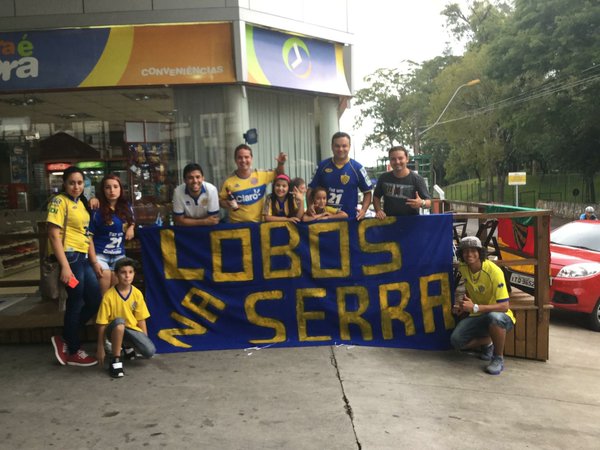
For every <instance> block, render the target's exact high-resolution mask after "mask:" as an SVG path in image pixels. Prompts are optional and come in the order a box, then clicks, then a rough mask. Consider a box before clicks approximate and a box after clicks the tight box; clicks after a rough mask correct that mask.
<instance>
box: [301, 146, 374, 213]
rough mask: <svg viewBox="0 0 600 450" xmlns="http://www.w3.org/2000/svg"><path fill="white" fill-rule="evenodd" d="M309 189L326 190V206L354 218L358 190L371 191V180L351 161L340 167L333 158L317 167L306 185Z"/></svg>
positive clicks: (359, 165)
mask: <svg viewBox="0 0 600 450" xmlns="http://www.w3.org/2000/svg"><path fill="white" fill-rule="evenodd" d="M308 186H309V187H310V188H311V189H314V188H316V187H318V186H322V187H324V188H325V189H327V205H328V206H331V207H334V208H336V209H337V208H339V209H341V210H342V211H344V212H345V213H346V214H348V217H350V218H354V217H356V205H358V189H360V191H361V192H367V191H370V190H371V187H372V184H371V179H370V178H369V176H368V175H367V171H366V170H365V168H364V167H363V166H362V165H361V164H360V163H358V162H356V161H354V160H353V159H349V160H348V162H347V163H345V164H343V165H342V166H337V165H336V164H335V163H334V162H333V158H329V159H326V160H323V161H321V162H320V163H319V165H318V166H317V170H316V171H315V174H314V175H313V179H312V181H311V182H310V184H309V185H308Z"/></svg>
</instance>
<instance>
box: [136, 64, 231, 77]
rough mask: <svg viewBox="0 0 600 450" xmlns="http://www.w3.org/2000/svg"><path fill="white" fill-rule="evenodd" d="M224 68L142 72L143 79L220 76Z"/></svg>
mask: <svg viewBox="0 0 600 450" xmlns="http://www.w3.org/2000/svg"><path fill="white" fill-rule="evenodd" d="M224 71H225V69H224V68H223V66H207V67H197V66H188V67H145V68H144V69H142V70H141V71H140V73H141V74H142V76H143V77H162V76H169V77H177V76H181V75H183V76H194V75H218V74H220V73H223V72H224Z"/></svg>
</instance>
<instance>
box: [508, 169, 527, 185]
mask: <svg viewBox="0 0 600 450" xmlns="http://www.w3.org/2000/svg"><path fill="white" fill-rule="evenodd" d="M525 184H527V173H526V172H508V185H509V186H524V185H525Z"/></svg>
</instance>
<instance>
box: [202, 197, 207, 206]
mask: <svg viewBox="0 0 600 450" xmlns="http://www.w3.org/2000/svg"><path fill="white" fill-rule="evenodd" d="M200 204H201V205H202V206H206V205H208V198H207V197H204V198H203V199H202V200H201V201H200Z"/></svg>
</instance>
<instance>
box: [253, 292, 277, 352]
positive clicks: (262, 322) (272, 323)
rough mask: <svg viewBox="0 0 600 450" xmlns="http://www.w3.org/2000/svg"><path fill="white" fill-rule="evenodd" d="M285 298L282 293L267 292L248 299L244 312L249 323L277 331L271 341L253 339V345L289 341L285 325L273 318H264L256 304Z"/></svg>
mask: <svg viewBox="0 0 600 450" xmlns="http://www.w3.org/2000/svg"><path fill="white" fill-rule="evenodd" d="M282 298H283V292H282V291H265V292H256V293H254V294H250V295H249V296H248V297H246V301H245V302H244V310H245V311H246V317H247V318H248V322H250V323H253V324H254V325H258V326H259V327H265V328H272V329H273V330H275V336H273V337H272V338H271V339H251V340H250V342H251V343H252V344H274V343H276V342H285V340H286V339H287V335H286V331H285V325H284V324H283V322H280V321H279V320H275V319H273V318H271V317H263V316H260V315H258V313H257V312H256V304H257V303H258V302H260V301H263V300H281V299H282Z"/></svg>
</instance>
